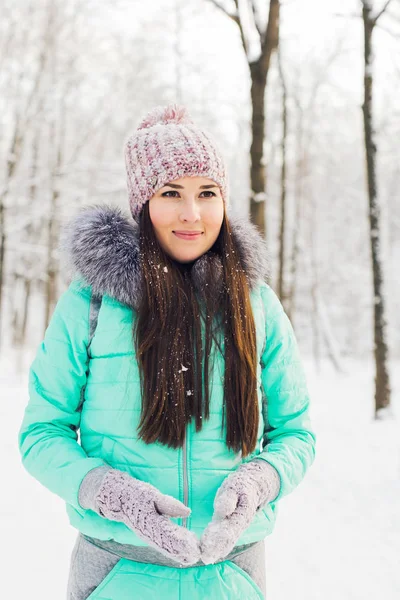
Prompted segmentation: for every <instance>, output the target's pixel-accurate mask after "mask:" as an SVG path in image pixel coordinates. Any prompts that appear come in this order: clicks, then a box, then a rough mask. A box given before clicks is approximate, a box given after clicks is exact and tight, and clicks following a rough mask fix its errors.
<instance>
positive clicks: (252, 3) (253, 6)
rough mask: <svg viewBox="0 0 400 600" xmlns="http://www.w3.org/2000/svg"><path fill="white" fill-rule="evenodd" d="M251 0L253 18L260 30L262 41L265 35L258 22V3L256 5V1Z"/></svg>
mask: <svg viewBox="0 0 400 600" xmlns="http://www.w3.org/2000/svg"><path fill="white" fill-rule="evenodd" d="M249 1H250V6H251V10H252V12H253V20H254V25H255V28H256V29H257V31H258V35H259V36H260V38H261V42H262V40H263V37H264V31H262V29H261V27H260V25H259V24H258V15H257V9H256V5H255V3H254V2H253V0H249Z"/></svg>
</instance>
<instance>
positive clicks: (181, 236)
mask: <svg viewBox="0 0 400 600" xmlns="http://www.w3.org/2000/svg"><path fill="white" fill-rule="evenodd" d="M172 233H173V234H174V235H176V237H177V238H179V239H181V240H197V238H199V237H200V236H201V235H203V232H202V231H200V232H199V233H189V232H187V233H183V232H177V231H173V232H172Z"/></svg>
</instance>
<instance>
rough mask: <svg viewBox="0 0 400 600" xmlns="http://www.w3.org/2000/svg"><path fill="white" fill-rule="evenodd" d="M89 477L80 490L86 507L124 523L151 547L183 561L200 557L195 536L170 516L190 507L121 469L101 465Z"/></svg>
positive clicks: (188, 562)
mask: <svg viewBox="0 0 400 600" xmlns="http://www.w3.org/2000/svg"><path fill="white" fill-rule="evenodd" d="M96 471H97V473H96ZM90 477H91V479H92V480H91V481H90V479H89V478H90ZM86 478H88V479H87V481H86V482H85V479H86ZM86 478H85V479H84V480H83V482H82V484H81V488H80V491H79V502H80V504H81V506H82V507H83V508H91V509H92V510H94V511H95V512H97V513H98V514H100V515H101V516H102V517H106V518H107V519H111V520H112V521H121V522H122V523H125V525H127V526H128V527H130V529H132V530H133V531H134V532H135V533H136V534H137V535H138V537H140V538H141V539H142V540H144V541H146V542H147V543H148V544H149V545H150V546H152V547H154V548H156V549H157V550H159V551H160V552H161V553H162V554H164V555H165V556H167V557H168V558H170V559H172V560H175V561H176V562H178V563H180V564H184V565H192V564H195V563H196V562H198V561H199V560H200V549H199V541H198V539H197V537H196V535H195V534H194V533H193V532H192V531H189V530H188V529H186V528H184V527H180V526H179V525H177V524H176V523H174V522H173V521H171V520H170V518H169V517H187V516H188V515H189V514H190V512H191V511H190V508H188V507H187V506H185V505H184V504H182V502H180V501H179V500H177V499H176V498H173V497H172V496H168V495H165V494H162V493H161V492H160V491H159V490H158V489H157V488H156V487H154V486H153V485H151V484H149V483H147V482H145V481H141V480H139V479H136V478H135V477H131V475H129V474H128V473H126V472H124V471H119V470H118V469H111V468H108V467H99V468H97V469H93V473H92V472H91V471H89V473H88V475H86ZM96 479H97V482H96Z"/></svg>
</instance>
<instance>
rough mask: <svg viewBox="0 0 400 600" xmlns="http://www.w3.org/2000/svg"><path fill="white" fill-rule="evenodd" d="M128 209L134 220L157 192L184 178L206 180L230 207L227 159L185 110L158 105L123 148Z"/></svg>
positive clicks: (137, 218)
mask: <svg viewBox="0 0 400 600" xmlns="http://www.w3.org/2000/svg"><path fill="white" fill-rule="evenodd" d="M124 155H125V164H126V170H127V184H128V194H129V206H130V209H131V213H132V216H133V218H134V219H135V221H137V222H138V223H139V216H140V212H141V210H142V208H143V206H144V204H145V203H146V202H147V201H148V200H150V198H151V197H152V196H153V195H154V194H155V192H156V191H157V190H159V189H160V188H161V187H163V186H164V185H165V184H166V183H169V182H171V181H174V180H175V179H180V178H181V177H207V178H209V179H212V180H213V181H215V183H216V184H217V185H218V186H219V187H220V190H221V195H222V199H223V201H224V202H225V203H226V204H228V193H229V183H228V174H227V169H226V165H225V162H224V158H223V157H222V155H221V154H220V152H219V150H218V147H217V146H216V144H215V142H214V140H213V139H212V137H211V136H210V134H209V133H207V132H205V131H204V130H202V129H199V128H198V127H196V125H195V124H194V123H193V121H192V120H191V118H190V116H189V114H188V112H187V110H186V108H185V107H184V106H179V105H177V104H170V105H168V106H165V107H162V106H156V107H155V108H154V109H153V110H151V111H150V112H149V113H148V114H147V115H146V116H145V117H144V118H143V120H142V121H141V122H140V124H139V126H138V128H137V130H136V131H135V132H134V133H133V134H132V135H131V136H130V137H129V138H128V140H127V141H126V143H125V148H124Z"/></svg>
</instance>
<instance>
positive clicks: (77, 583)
mask: <svg viewBox="0 0 400 600" xmlns="http://www.w3.org/2000/svg"><path fill="white" fill-rule="evenodd" d="M119 560H120V556H118V555H116V554H113V553H112V552H109V551H108V550H105V549H103V548H99V547H98V546H96V545H94V544H93V543H91V542H89V541H88V540H87V539H86V538H85V537H84V536H83V535H82V534H78V537H77V540H76V542H75V545H74V548H73V550H72V555H71V562H70V571H69V578H68V589H67V600H86V599H87V598H88V597H89V596H90V594H92V593H93V592H94V590H95V589H96V588H97V587H98V586H99V585H100V583H101V582H102V581H103V580H104V578H105V577H106V576H107V575H108V573H109V572H110V571H111V570H112V569H113V567H114V566H115V565H116V564H117V562H118V561H119ZM231 562H233V563H235V564H236V565H237V566H238V567H240V568H241V569H243V571H246V573H248V575H249V576H250V577H251V578H252V580H253V581H254V582H255V583H256V584H257V585H258V587H259V588H260V589H261V591H262V593H263V594H264V597H265V594H266V591H265V587H266V582H265V545H264V541H261V542H258V543H257V544H255V545H254V546H252V547H251V548H249V549H247V550H246V551H244V552H242V553H241V554H239V555H237V556H236V557H235V558H233V559H231Z"/></svg>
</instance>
